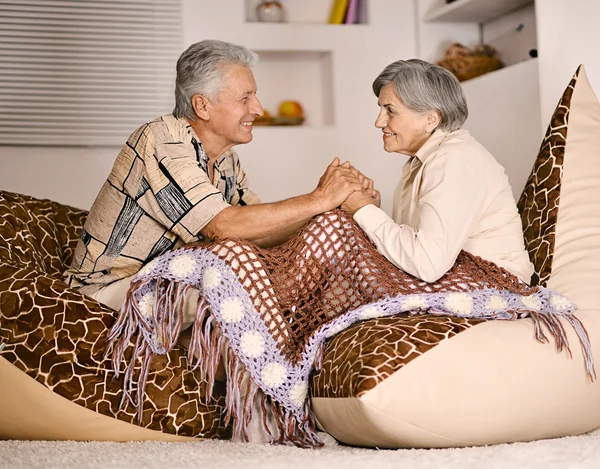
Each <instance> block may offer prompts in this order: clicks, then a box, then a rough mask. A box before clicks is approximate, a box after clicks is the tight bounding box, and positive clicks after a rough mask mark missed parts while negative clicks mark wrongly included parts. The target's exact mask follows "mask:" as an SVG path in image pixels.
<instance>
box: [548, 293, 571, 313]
mask: <svg viewBox="0 0 600 469" xmlns="http://www.w3.org/2000/svg"><path fill="white" fill-rule="evenodd" d="M550 304H551V305H552V307H553V308H554V309H556V310H558V311H564V310H566V309H569V308H570V307H571V306H573V304H572V303H571V301H570V300H569V299H568V298H566V297H564V296H560V295H552V297H551V298H550Z"/></svg>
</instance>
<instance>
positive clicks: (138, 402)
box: [105, 280, 191, 422]
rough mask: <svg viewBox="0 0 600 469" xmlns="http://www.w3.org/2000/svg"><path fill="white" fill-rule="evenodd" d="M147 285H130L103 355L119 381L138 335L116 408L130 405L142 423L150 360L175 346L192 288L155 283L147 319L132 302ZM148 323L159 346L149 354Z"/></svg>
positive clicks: (145, 282) (136, 303)
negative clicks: (130, 348) (150, 315)
mask: <svg viewBox="0 0 600 469" xmlns="http://www.w3.org/2000/svg"><path fill="white" fill-rule="evenodd" d="M150 282H151V280H146V281H137V282H134V283H132V284H131V286H130V288H129V291H128V292H127V295H126V298H125V302H124V303H123V304H124V306H123V309H121V312H120V314H119V317H118V318H117V320H116V322H115V323H114V325H113V327H112V328H111V330H110V332H109V334H108V337H107V341H108V346H107V348H106V353H105V358H106V357H108V356H109V355H112V356H111V357H110V359H111V362H112V366H113V370H114V372H115V378H118V377H119V376H120V373H121V363H122V362H123V361H124V360H125V349H127V347H128V346H129V344H130V343H131V339H132V337H133V336H134V334H137V337H136V340H135V344H134V347H133V353H132V355H131V357H130V359H129V361H128V363H127V365H126V367H125V374H124V377H123V380H124V384H123V396H122V398H121V402H120V404H119V410H123V409H124V408H125V407H126V405H127V403H128V402H129V403H131V404H132V405H133V406H134V407H136V408H137V419H138V422H142V418H143V406H144V394H145V392H146V384H147V381H148V375H149V373H150V364H151V363H152V358H153V357H154V355H155V354H156V353H168V352H169V351H171V350H172V349H173V347H174V346H175V344H177V341H178V340H179V335H180V333H181V327H182V325H183V305H184V301H185V295H186V293H187V290H188V289H189V288H191V287H190V286H189V285H184V284H178V283H174V282H169V281H168V280H158V281H157V282H156V287H155V290H154V298H155V304H154V307H153V308H152V311H153V314H152V317H151V318H150V317H149V316H147V315H146V314H145V312H144V311H142V310H141V309H140V305H139V304H138V302H137V301H136V298H135V295H136V294H137V292H138V291H139V290H140V289H142V288H143V287H144V286H145V285H148V284H149V283H150ZM170 312H173V314H169V313H170ZM150 319H151V320H152V323H153V324H155V325H156V330H157V335H158V342H159V344H160V346H159V349H158V350H152V348H151V347H150V345H149V344H150V343H151V341H150V340H149V339H150V337H151V335H152V331H153V329H152V324H151V322H150ZM138 362H140V363H141V367H140V372H139V375H138V379H137V389H136V392H135V394H136V398H135V399H134V398H133V387H134V382H135V367H136V364H137V363H138Z"/></svg>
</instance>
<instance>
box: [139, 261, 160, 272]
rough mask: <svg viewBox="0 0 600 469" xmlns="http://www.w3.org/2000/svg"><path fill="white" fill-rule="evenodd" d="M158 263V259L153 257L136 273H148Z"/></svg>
mask: <svg viewBox="0 0 600 469" xmlns="http://www.w3.org/2000/svg"><path fill="white" fill-rule="evenodd" d="M157 265H158V259H153V260H151V261H150V262H148V263H147V264H146V265H145V266H144V267H142V268H141V269H140V271H139V272H138V275H148V274H149V273H150V272H152V271H153V270H154V268H155V267H156V266H157Z"/></svg>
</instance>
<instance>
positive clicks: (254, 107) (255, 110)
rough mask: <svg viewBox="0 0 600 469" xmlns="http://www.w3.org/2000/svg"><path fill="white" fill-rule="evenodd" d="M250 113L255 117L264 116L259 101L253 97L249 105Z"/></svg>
mask: <svg viewBox="0 0 600 469" xmlns="http://www.w3.org/2000/svg"><path fill="white" fill-rule="evenodd" d="M250 113H251V114H252V115H255V116H262V115H263V114H264V109H263V107H262V104H260V101H259V100H258V98H257V97H256V95H255V96H254V99H253V100H252V101H251V103H250Z"/></svg>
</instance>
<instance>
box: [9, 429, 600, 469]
mask: <svg viewBox="0 0 600 469" xmlns="http://www.w3.org/2000/svg"><path fill="white" fill-rule="evenodd" d="M326 443H327V444H326V447H325V448H323V449H320V450H303V449H298V448H289V447H274V446H267V445H252V444H241V443H230V442H226V441H201V442H198V443H157V442H143V443H100V442H90V443H77V442H70V441H65V442H47V441H0V468H2V469H4V468H11V469H12V468H32V469H33V468H60V469H71V468H78V469H79V468H80V469H87V468H89V469H104V468H142V469H159V468H160V469H184V468H198V469H208V468H223V467H225V468H229V467H231V468H239V469H242V468H243V469H249V468H273V469H275V468H277V469H280V468H298V469H313V468H327V469H337V468H342V469H388V468H407V469H409V468H410V469H434V468H435V469H475V468H476V469H500V468H519V469H559V468H560V469H598V468H600V430H596V431H594V432H592V433H589V434H587V435H582V436H577V437H568V438H558V439H555V440H542V441H535V442H532V443H514V444H509V445H496V446H486V447H479V448H462V449H442V450H393V451H392V450H381V451H378V450H368V449H359V448H351V447H346V446H341V445H336V443H335V441H333V439H331V438H329V437H328V438H326Z"/></svg>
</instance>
